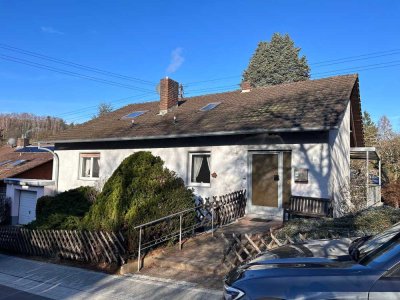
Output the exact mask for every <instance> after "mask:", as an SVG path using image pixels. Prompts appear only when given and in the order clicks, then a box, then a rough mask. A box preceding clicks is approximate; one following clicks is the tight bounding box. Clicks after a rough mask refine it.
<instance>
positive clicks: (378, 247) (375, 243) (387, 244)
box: [358, 225, 400, 265]
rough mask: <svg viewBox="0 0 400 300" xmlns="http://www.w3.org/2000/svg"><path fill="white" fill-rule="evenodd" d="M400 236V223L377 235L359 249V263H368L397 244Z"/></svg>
mask: <svg viewBox="0 0 400 300" xmlns="http://www.w3.org/2000/svg"><path fill="white" fill-rule="evenodd" d="M399 237H400V225H396V226H393V227H391V228H389V229H387V230H385V231H384V232H382V233H380V234H377V235H375V236H374V237H372V238H371V239H369V240H368V241H366V242H365V243H364V244H362V245H361V246H360V247H359V248H358V250H359V263H360V264H363V265H366V264H368V263H369V262H371V261H372V260H374V259H375V258H378V257H379V256H381V255H382V254H383V253H384V252H386V251H388V250H389V249H391V248H393V247H394V246H396V245H397V244H398V242H399Z"/></svg>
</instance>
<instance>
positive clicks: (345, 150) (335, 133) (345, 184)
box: [329, 101, 351, 217]
mask: <svg viewBox="0 0 400 300" xmlns="http://www.w3.org/2000/svg"><path fill="white" fill-rule="evenodd" d="M350 113H351V111H350V101H349V103H348V106H347V109H346V112H345V114H344V115H343V119H342V120H341V122H340V125H339V128H338V129H335V130H331V131H330V132H329V145H330V153H331V165H332V171H331V176H330V177H331V178H330V181H329V188H330V193H331V194H332V195H333V201H334V202H333V207H334V216H335V217H339V216H341V215H342V213H341V211H340V209H339V208H340V206H341V205H340V203H343V202H347V203H348V204H349V205H351V204H350V197H349V191H350Z"/></svg>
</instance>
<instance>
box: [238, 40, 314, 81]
mask: <svg viewBox="0 0 400 300" xmlns="http://www.w3.org/2000/svg"><path fill="white" fill-rule="evenodd" d="M299 52H300V48H298V47H295V45H294V42H293V40H292V39H291V38H290V37H289V35H288V34H285V35H281V34H279V33H274V35H273V36H272V39H271V41H270V42H260V43H259V44H258V47H257V49H256V51H255V53H254V55H253V57H252V58H251V60H250V63H249V66H248V67H247V70H245V71H244V73H243V81H249V82H250V83H251V84H252V85H253V86H256V87H258V86H268V85H275V84H281V83H287V82H295V81H302V80H307V79H309V78H310V67H309V66H308V64H307V59H306V57H305V56H302V57H299Z"/></svg>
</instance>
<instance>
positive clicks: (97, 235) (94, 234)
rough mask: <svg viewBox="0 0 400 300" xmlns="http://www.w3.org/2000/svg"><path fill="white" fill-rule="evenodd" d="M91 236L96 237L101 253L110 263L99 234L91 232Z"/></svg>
mask: <svg viewBox="0 0 400 300" xmlns="http://www.w3.org/2000/svg"><path fill="white" fill-rule="evenodd" d="M93 236H95V237H96V241H97V242H98V244H99V245H100V246H101V248H102V250H103V251H102V254H104V255H105V256H106V258H107V259H108V261H109V263H112V259H111V257H110V256H109V255H108V251H107V248H106V247H105V246H104V244H103V242H102V241H101V238H100V236H99V234H98V233H97V232H93Z"/></svg>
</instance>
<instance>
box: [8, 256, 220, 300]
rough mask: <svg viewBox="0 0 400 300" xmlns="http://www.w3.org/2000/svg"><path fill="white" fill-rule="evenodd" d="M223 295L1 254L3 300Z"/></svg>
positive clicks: (181, 283) (184, 285) (146, 278)
mask: <svg viewBox="0 0 400 300" xmlns="http://www.w3.org/2000/svg"><path fill="white" fill-rule="evenodd" d="M221 296H222V292H221V291H215V290H211V289H204V288H200V287H198V286H197V285H196V284H193V283H188V282H184V281H174V280H169V279H161V278H156V277H150V276H143V275H136V274H132V275H124V276H118V275H108V274H104V273H99V272H94V271H89V270H85V269H80V268H75V267H68V266H62V265H57V264H50V263H44V262H40V261H33V260H28V259H23V258H19V257H14V256H8V255H3V254H0V300H3V299H121V300H123V299H190V300H197V299H207V300H208V299H221Z"/></svg>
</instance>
